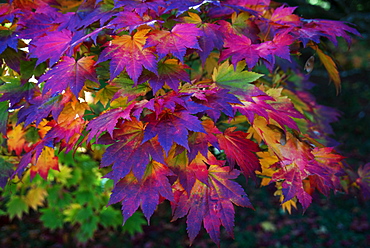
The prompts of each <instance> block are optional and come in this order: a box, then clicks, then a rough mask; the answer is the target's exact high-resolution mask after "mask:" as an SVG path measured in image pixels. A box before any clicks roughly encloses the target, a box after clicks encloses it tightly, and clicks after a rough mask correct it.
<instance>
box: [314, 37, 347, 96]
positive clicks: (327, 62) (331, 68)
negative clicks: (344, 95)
mask: <svg viewBox="0 0 370 248" xmlns="http://www.w3.org/2000/svg"><path fill="white" fill-rule="evenodd" d="M308 45H309V46H310V47H311V48H312V49H313V50H315V51H316V53H317V55H318V56H319V59H320V61H321V62H322V63H323V64H324V66H325V69H326V71H327V72H328V73H329V78H330V80H331V81H333V82H334V85H335V88H336V90H337V94H338V93H339V92H340V89H341V86H340V83H341V80H340V76H339V72H338V68H337V65H336V64H335V62H334V60H333V59H332V58H331V57H330V56H329V55H327V54H325V53H324V52H323V51H322V50H321V49H320V48H319V47H318V46H317V45H316V44H313V43H312V42H310V43H309V44H308Z"/></svg>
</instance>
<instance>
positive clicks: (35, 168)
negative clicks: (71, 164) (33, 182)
mask: <svg viewBox="0 0 370 248" xmlns="http://www.w3.org/2000/svg"><path fill="white" fill-rule="evenodd" d="M33 164H34V163H33ZM50 169H53V170H57V171H59V166H58V158H57V157H56V156H55V155H54V149H53V148H51V147H48V146H45V147H44V148H43V150H42V152H41V154H40V156H39V158H38V160H37V162H36V165H32V166H31V169H30V174H31V175H30V176H31V178H34V177H35V175H36V173H38V174H40V176H41V177H42V178H44V179H45V180H46V179H47V177H48V172H49V170H50Z"/></svg>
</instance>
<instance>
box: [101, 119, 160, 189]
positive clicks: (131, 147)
mask: <svg viewBox="0 0 370 248" xmlns="http://www.w3.org/2000/svg"><path fill="white" fill-rule="evenodd" d="M144 131H145V127H144V125H143V123H142V122H139V121H138V120H137V119H136V118H134V117H133V118H132V120H131V121H125V122H124V123H119V125H118V126H117V129H115V130H114V131H113V139H114V140H112V139H111V141H109V139H108V142H107V143H105V144H109V143H113V145H111V146H109V147H108V148H107V150H106V152H105V153H104V155H103V158H102V161H101V167H106V166H109V165H111V164H113V166H112V169H113V171H112V173H109V174H108V175H107V176H106V177H109V178H111V179H113V180H115V181H116V182H117V181H118V180H119V179H121V178H124V177H125V176H126V175H127V174H129V172H130V171H131V170H132V172H133V174H134V176H135V177H136V178H138V179H139V180H140V179H141V178H142V177H143V175H144V172H145V168H146V167H147V165H148V163H149V162H150V161H151V158H153V159H154V160H156V161H158V162H160V163H164V159H163V150H162V148H161V146H160V145H159V143H158V141H157V139H152V140H148V141H144V140H143V138H144ZM104 138H105V139H106V137H103V138H102V139H101V140H99V142H104V141H105V140H104Z"/></svg>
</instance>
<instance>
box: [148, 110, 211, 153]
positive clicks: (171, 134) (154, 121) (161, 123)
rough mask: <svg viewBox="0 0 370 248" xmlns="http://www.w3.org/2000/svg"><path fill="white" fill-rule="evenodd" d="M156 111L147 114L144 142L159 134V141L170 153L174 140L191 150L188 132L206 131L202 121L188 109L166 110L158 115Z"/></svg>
mask: <svg viewBox="0 0 370 248" xmlns="http://www.w3.org/2000/svg"><path fill="white" fill-rule="evenodd" d="M157 115H158V114H156V113H152V114H149V115H147V116H145V118H144V121H146V122H148V124H147V125H146V128H145V133H144V140H143V142H145V141H147V140H150V139H151V138H153V137H155V136H157V135H158V141H159V143H160V144H161V146H162V147H163V149H164V150H165V151H166V153H168V151H169V150H170V148H171V146H172V144H173V142H176V143H177V144H179V145H181V146H183V147H185V148H186V149H188V150H189V145H188V133H189V131H194V132H205V131H204V128H203V126H202V125H201V121H200V120H199V119H198V118H197V117H195V116H192V115H190V114H189V113H188V112H187V111H175V112H172V111H170V110H164V111H163V112H162V113H160V114H159V115H158V118H157Z"/></svg>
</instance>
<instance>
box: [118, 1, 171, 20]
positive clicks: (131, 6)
mask: <svg viewBox="0 0 370 248" xmlns="http://www.w3.org/2000/svg"><path fill="white" fill-rule="evenodd" d="M114 3H115V7H116V8H118V7H124V9H125V10H128V11H135V12H136V13H138V14H139V15H140V16H143V14H144V13H145V12H147V11H148V10H154V12H158V8H159V7H165V6H166V4H165V1H164V0H145V1H139V0H115V1H114Z"/></svg>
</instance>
